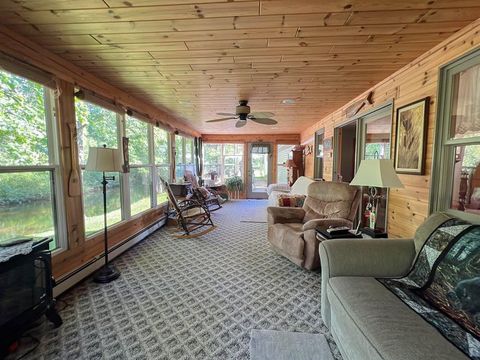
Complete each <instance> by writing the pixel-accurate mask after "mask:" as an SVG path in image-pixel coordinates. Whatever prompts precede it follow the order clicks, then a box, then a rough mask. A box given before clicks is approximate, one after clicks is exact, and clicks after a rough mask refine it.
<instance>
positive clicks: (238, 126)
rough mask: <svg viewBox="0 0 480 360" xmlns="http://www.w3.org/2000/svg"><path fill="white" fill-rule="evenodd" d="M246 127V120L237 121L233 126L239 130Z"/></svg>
mask: <svg viewBox="0 0 480 360" xmlns="http://www.w3.org/2000/svg"><path fill="white" fill-rule="evenodd" d="M245 125H247V120H238V121H237V123H236V124H235V127H236V128H241V127H244V126H245Z"/></svg>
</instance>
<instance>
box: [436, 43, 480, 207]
mask: <svg viewBox="0 0 480 360" xmlns="http://www.w3.org/2000/svg"><path fill="white" fill-rule="evenodd" d="M440 76H441V78H440V81H441V88H440V103H439V112H438V114H439V118H438V120H437V131H436V140H435V145H436V147H435V158H434V166H433V170H434V171H433V174H432V192H431V197H432V198H431V203H432V208H431V209H432V210H434V211H438V210H446V209H452V210H455V211H461V212H468V213H473V214H476V215H480V51H478V50H477V51H475V52H473V53H470V54H468V55H466V56H464V57H462V58H461V59H459V60H457V61H454V62H452V63H450V64H448V65H446V66H444V67H443V68H442V69H441V73H440ZM445 174H450V176H445Z"/></svg>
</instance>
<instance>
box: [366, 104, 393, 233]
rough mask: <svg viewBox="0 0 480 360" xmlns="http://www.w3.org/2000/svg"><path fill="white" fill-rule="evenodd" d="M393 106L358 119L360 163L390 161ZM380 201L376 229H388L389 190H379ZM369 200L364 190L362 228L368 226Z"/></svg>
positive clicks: (387, 106)
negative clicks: (366, 210) (367, 209)
mask: <svg viewBox="0 0 480 360" xmlns="http://www.w3.org/2000/svg"><path fill="white" fill-rule="evenodd" d="M392 108H393V107H392V105H391V104H387V105H386V106H384V107H382V108H378V109H376V110H374V111H372V112H369V113H368V114H366V115H364V116H362V117H360V118H359V119H358V122H359V126H360V135H359V145H360V146H359V152H360V154H359V155H360V156H359V162H358V164H360V161H361V160H363V159H390V149H391V134H392V116H393V114H392V111H393V109H392ZM377 191H378V194H379V195H380V201H379V204H378V207H377V220H376V228H377V229H379V230H381V231H385V232H386V229H387V204H388V189H382V188H377ZM368 200H369V195H368V189H367V188H365V187H364V188H363V189H362V211H361V212H360V214H361V219H360V221H361V223H362V226H368V218H367V217H366V216H365V208H366V206H367V203H368Z"/></svg>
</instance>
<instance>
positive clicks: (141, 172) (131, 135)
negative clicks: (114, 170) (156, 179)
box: [125, 116, 153, 216]
mask: <svg viewBox="0 0 480 360" xmlns="http://www.w3.org/2000/svg"><path fill="white" fill-rule="evenodd" d="M148 127H149V124H147V123H146V122H144V121H141V120H137V119H135V118H133V117H130V116H127V117H126V125H125V136H126V137H128V139H129V140H128V157H129V162H130V173H129V174H128V187H129V189H130V215H132V216H133V215H136V214H139V213H141V212H143V211H145V210H148V209H150V208H151V207H152V195H153V189H152V186H153V183H152V180H153V179H152V172H153V166H151V161H150V147H149V129H148Z"/></svg>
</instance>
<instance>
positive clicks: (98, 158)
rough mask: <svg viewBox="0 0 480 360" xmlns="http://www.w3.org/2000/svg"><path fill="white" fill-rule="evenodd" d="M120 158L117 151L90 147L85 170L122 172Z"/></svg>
mask: <svg viewBox="0 0 480 360" xmlns="http://www.w3.org/2000/svg"><path fill="white" fill-rule="evenodd" d="M122 165H123V162H122V156H121V153H120V151H119V150H118V149H111V148H106V147H90V149H89V150H88V160H87V165H86V166H85V170H90V171H105V172H122V171H123V170H122Z"/></svg>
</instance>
